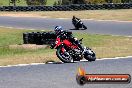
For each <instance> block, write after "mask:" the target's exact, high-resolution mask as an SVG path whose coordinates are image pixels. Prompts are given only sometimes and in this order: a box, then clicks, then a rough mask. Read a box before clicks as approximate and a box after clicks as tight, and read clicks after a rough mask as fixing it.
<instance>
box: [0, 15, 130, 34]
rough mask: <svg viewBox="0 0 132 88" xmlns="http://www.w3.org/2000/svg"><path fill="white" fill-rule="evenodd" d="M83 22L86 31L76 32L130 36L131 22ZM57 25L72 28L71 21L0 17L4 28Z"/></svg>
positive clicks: (50, 26) (32, 27)
mask: <svg viewBox="0 0 132 88" xmlns="http://www.w3.org/2000/svg"><path fill="white" fill-rule="evenodd" d="M83 22H84V24H85V25H86V26H87V27H88V29H87V30H85V31H84V30H79V31H78V32H87V33H92V34H110V35H125V36H132V22H115V21H94V20H83ZM57 25H61V26H62V27H63V28H64V29H73V28H74V27H73V25H72V22H71V19H51V18H33V17H30V18H29V17H4V16H0V26H5V27H16V28H29V29H50V30H53V29H54V27H55V26H57ZM74 31H77V30H74Z"/></svg>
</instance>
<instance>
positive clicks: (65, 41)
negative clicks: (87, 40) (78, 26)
mask: <svg viewBox="0 0 132 88" xmlns="http://www.w3.org/2000/svg"><path fill="white" fill-rule="evenodd" d="M55 43H56V46H55V48H56V47H58V46H60V45H61V44H65V45H66V46H67V47H70V48H73V49H75V48H78V46H77V45H73V44H72V43H71V42H70V41H69V40H67V39H65V40H63V41H62V42H61V39H60V38H57V39H56V42H55Z"/></svg>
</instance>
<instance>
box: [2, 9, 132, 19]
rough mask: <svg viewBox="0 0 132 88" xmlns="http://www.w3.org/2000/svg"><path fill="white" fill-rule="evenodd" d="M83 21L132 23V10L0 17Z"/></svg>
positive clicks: (39, 13)
mask: <svg viewBox="0 0 132 88" xmlns="http://www.w3.org/2000/svg"><path fill="white" fill-rule="evenodd" d="M73 15H75V16H77V17H79V18H81V19H94V20H119V21H132V9H120V10H86V11H44V12H0V16H15V17H50V18H72V16H73Z"/></svg>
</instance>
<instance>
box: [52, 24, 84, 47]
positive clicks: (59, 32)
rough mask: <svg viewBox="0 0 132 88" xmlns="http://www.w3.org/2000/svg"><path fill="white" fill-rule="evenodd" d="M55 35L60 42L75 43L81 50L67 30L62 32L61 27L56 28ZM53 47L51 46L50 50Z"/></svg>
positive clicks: (78, 43)
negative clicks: (66, 40)
mask: <svg viewBox="0 0 132 88" xmlns="http://www.w3.org/2000/svg"><path fill="white" fill-rule="evenodd" d="M54 31H55V34H56V36H57V37H59V38H60V39H61V40H64V39H68V40H69V41H70V42H72V43H75V44H77V45H78V47H79V48H80V49H81V50H83V47H82V46H81V44H80V42H79V40H77V38H75V37H73V36H72V32H69V31H67V30H63V29H62V27H61V26H56V27H55V29H54ZM53 47H54V45H53V44H52V45H51V48H53Z"/></svg>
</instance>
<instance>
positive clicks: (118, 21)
mask: <svg viewBox="0 0 132 88" xmlns="http://www.w3.org/2000/svg"><path fill="white" fill-rule="evenodd" d="M55 19H62V20H63V19H71V18H55ZM81 20H86V21H87V20H89V21H90V20H92V21H102V22H105V21H109V22H127V23H128V22H129V23H130V22H132V21H120V20H96V19H81Z"/></svg>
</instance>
